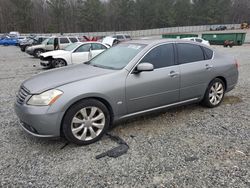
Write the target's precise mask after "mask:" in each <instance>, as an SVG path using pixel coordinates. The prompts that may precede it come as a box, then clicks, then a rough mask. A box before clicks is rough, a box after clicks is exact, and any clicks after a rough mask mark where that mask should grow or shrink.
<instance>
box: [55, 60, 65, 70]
mask: <svg viewBox="0 0 250 188" xmlns="http://www.w3.org/2000/svg"><path fill="white" fill-rule="evenodd" d="M66 65H67V63H66V61H65V60H63V59H55V60H53V61H52V67H53V68H59V67H64V66H66Z"/></svg>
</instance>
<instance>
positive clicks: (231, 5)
mask: <svg viewBox="0 0 250 188" xmlns="http://www.w3.org/2000/svg"><path fill="white" fill-rule="evenodd" d="M241 22H250V1H249V0H0V33H4V32H9V31H13V30H14V31H19V32H22V33H55V32H56V33H58V32H61V33H73V32H93V31H95V32H98V31H122V30H139V29H152V28H163V27H176V26H186V25H208V24H226V23H232V24H234V23H241Z"/></svg>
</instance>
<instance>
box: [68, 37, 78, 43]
mask: <svg viewBox="0 0 250 188" xmlns="http://www.w3.org/2000/svg"><path fill="white" fill-rule="evenodd" d="M69 40H70V41H71V42H73V43H74V42H77V39H76V38H74V37H73V38H72V37H71V38H69Z"/></svg>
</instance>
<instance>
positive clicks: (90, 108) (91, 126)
mask: <svg viewBox="0 0 250 188" xmlns="http://www.w3.org/2000/svg"><path fill="white" fill-rule="evenodd" d="M109 124H110V114H109V111H108V109H107V107H106V106H105V105H104V104H103V103H101V102H100V101H98V100H95V99H86V100H82V101H80V102H78V103H76V104H75V105H73V106H72V107H70V109H69V110H68V111H67V112H66V114H65V117H64V119H63V124H62V131H63V134H64V136H65V137H66V139H67V140H68V141H70V142H73V143H75V144H78V145H86V144H91V143H94V142H96V141H98V140H99V139H100V138H101V137H102V135H103V134H104V133H105V132H106V130H107V129H108V127H109Z"/></svg>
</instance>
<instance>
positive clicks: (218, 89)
mask: <svg viewBox="0 0 250 188" xmlns="http://www.w3.org/2000/svg"><path fill="white" fill-rule="evenodd" d="M224 95H225V83H224V82H223V81H222V80H221V79H219V78H216V79H214V80H213V81H212V82H211V83H210V84H209V86H208V88H207V91H206V93H205V96H204V99H203V101H202V104H203V105H204V106H206V107H209V108H214V107H217V106H219V105H220V104H221V102H222V100H223V98H224Z"/></svg>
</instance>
